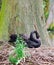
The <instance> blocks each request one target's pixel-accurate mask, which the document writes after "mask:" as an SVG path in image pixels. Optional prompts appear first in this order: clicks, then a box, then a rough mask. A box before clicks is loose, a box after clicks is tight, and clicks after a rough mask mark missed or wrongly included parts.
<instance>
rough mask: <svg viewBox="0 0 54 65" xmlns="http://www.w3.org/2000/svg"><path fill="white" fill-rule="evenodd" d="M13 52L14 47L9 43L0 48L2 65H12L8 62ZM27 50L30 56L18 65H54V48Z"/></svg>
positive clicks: (0, 64) (0, 62)
mask: <svg viewBox="0 0 54 65" xmlns="http://www.w3.org/2000/svg"><path fill="white" fill-rule="evenodd" d="M12 50H13V47H12V46H11V45H9V44H8V43H6V44H3V45H1V46H0V65H12V64H11V63H10V62H9V60H8V57H9V54H10V53H11V51H12ZM26 50H27V51H28V52H27V54H29V56H28V57H27V58H25V60H22V61H21V63H20V64H18V65H54V48H53V47H40V48H32V49H31V48H30V49H29V48H27V49H26Z"/></svg>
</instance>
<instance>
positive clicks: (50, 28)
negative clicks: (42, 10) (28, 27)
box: [48, 23, 54, 32]
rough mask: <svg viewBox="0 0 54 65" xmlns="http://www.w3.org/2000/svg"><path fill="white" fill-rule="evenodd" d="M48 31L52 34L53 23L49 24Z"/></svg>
mask: <svg viewBox="0 0 54 65" xmlns="http://www.w3.org/2000/svg"><path fill="white" fill-rule="evenodd" d="M48 31H52V32H54V23H51V24H50V26H49V28H48Z"/></svg>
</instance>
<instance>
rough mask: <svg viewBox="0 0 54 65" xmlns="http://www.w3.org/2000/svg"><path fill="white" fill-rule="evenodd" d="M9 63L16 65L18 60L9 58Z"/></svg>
mask: <svg viewBox="0 0 54 65" xmlns="http://www.w3.org/2000/svg"><path fill="white" fill-rule="evenodd" d="M9 61H10V62H11V63H12V64H16V62H17V59H16V58H15V57H13V56H12V55H10V56H9Z"/></svg>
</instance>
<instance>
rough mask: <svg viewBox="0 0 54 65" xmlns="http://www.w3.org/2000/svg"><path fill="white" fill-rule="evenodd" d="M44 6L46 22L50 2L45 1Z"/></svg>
mask: <svg viewBox="0 0 54 65" xmlns="http://www.w3.org/2000/svg"><path fill="white" fill-rule="evenodd" d="M43 6H44V16H45V20H47V18H48V15H49V0H43Z"/></svg>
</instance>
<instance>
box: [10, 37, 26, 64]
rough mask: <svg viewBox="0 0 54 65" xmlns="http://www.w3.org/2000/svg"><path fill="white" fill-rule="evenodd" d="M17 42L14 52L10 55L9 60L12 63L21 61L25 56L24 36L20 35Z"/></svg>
mask: <svg viewBox="0 0 54 65" xmlns="http://www.w3.org/2000/svg"><path fill="white" fill-rule="evenodd" d="M15 44H16V47H15V49H14V53H13V54H11V55H10V56H9V61H10V62H11V63H12V64H16V63H17V64H18V63H20V61H21V59H22V58H24V57H25V53H24V47H25V45H24V41H23V40H22V38H21V37H18V38H17V41H16V43H15Z"/></svg>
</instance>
